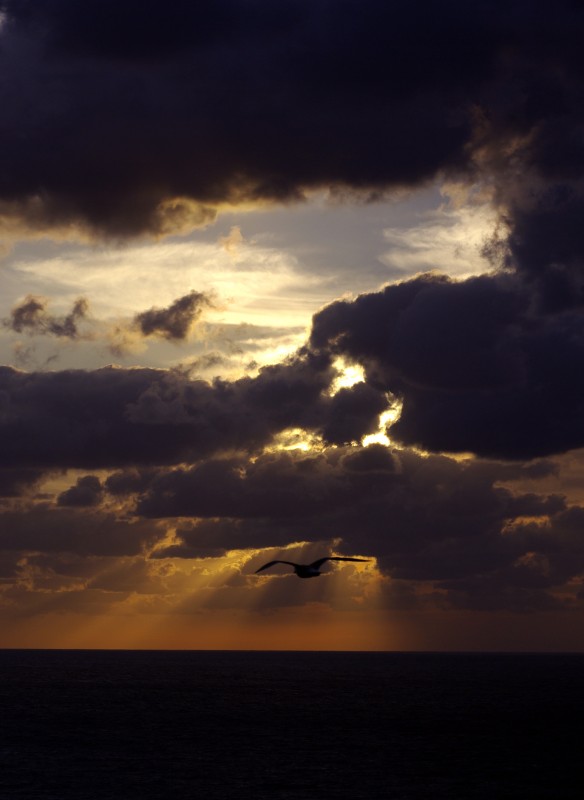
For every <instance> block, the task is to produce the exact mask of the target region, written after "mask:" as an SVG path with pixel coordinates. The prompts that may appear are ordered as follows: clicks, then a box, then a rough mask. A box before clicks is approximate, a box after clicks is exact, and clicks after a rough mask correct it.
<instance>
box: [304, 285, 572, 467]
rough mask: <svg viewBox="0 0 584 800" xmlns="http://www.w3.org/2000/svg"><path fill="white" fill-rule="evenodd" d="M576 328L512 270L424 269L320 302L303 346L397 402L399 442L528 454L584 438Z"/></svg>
mask: <svg viewBox="0 0 584 800" xmlns="http://www.w3.org/2000/svg"><path fill="white" fill-rule="evenodd" d="M583 326H584V319H583V317H582V315H581V313H580V312H579V311H577V310H575V309H568V310H563V311H562V312H561V313H556V314H551V313H546V312H544V311H541V310H538V308H537V307H535V306H534V295H533V289H532V286H531V285H530V284H529V283H528V282H525V281H523V280H521V279H518V278H517V277H515V276H514V275H512V274H495V275H482V276H479V277H473V278H469V279H467V280H465V281H453V280H450V279H448V278H446V277H444V276H439V275H422V276H419V277H417V278H415V279H413V280H410V281H404V282H403V283H400V284H396V285H392V286H388V287H386V288H385V289H384V290H382V291H380V292H375V293H371V294H365V295H361V296H360V297H358V298H357V299H356V300H354V301H350V300H342V301H337V302H335V303H332V304H331V305H329V306H327V307H325V308H324V309H323V310H322V311H320V312H319V313H318V314H316V315H315V317H314V320H313V329H312V333H311V339H310V342H311V346H312V347H313V348H314V349H315V351H316V352H318V353H321V354H323V355H324V354H329V355H333V356H342V357H344V358H346V359H348V360H349V361H351V360H352V361H354V362H356V363H358V364H361V365H362V366H363V367H364V368H365V371H366V376H367V381H368V383H369V385H370V386H371V387H374V388H376V389H377V390H378V391H380V392H389V393H390V394H391V395H393V396H394V397H396V398H400V399H401V400H402V401H403V408H402V412H401V416H400V417H399V419H398V420H397V421H396V422H394V423H393V424H392V425H391V426H390V428H389V435H390V437H392V438H393V439H394V441H398V442H401V443H402V444H405V445H416V446H418V447H421V448H424V449H426V450H431V451H433V452H439V451H447V452H472V453H476V454H477V455H481V456H487V457H495V458H508V459H525V458H534V457H538V456H545V455H550V454H553V453H561V452H565V451H567V450H570V449H574V448H578V447H581V446H582V445H584V427H583V425H582V415H581V413H580V397H581V386H580V365H581V364H582V363H583V361H584V327H583Z"/></svg>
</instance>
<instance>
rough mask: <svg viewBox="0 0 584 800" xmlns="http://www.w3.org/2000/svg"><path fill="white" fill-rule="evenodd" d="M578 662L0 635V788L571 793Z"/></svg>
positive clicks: (122, 799) (25, 799)
mask: <svg viewBox="0 0 584 800" xmlns="http://www.w3.org/2000/svg"><path fill="white" fill-rule="evenodd" d="M583 677H584V656H583V655H508V654H506V655H492V654H488V655H484V654H480V655H478V654H413V653H294V652H292V653H266V652H261V653H259V652H250V653H245V652H244V653H242V652H160V651H156V652H153V651H149V652H124V651H32V650H27V651H17V650H5V651H0V797H2V798H6V800H69V798H76V799H77V800H97V799H98V798H99V800H109V798H114V800H134V798H136V800H137V799H138V798H140V800H154V799H155V800H163V799H164V800H166V799H167V798H168V800H174V799H175V798H201V800H207V799H209V800H215V799H217V800H219V798H221V800H230V798H234V799H235V798H237V799H238V800H239V799H240V798H242V799H243V800H245V799H246V798H250V799H253V800H264V798H266V800H267V799H268V798H270V799H271V798H273V799H274V800H284V799H290V800H320V799H321V798H322V800H329V799H332V800H334V799H335V798H347V800H359V799H360V798H368V800H385V798H387V800H417V798H428V797H431V798H448V800H474V798H485V799H486V798H488V799H489V800H506V798H521V799H523V798H525V800H538V799H539V798H550V800H551V798H553V800H572V798H574V800H575V798H578V800H580V798H581V797H582V796H584V794H583V791H584V789H583V787H584V766H583V762H584V759H583V756H582V746H583V745H582V742H583V741H584V691H583V683H584V681H583Z"/></svg>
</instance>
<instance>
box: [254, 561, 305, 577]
mask: <svg viewBox="0 0 584 800" xmlns="http://www.w3.org/2000/svg"><path fill="white" fill-rule="evenodd" d="M274 564H290V566H291V567H295V566H296V564H293V563H292V561H268V563H267V564H264V566H263V567H260V568H259V569H256V571H255V574H256V575H257V574H258V572H261V571H262V570H263V569H267V568H268V567H273V566H274Z"/></svg>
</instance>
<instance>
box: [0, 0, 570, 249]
mask: <svg viewBox="0 0 584 800" xmlns="http://www.w3.org/2000/svg"><path fill="white" fill-rule="evenodd" d="M3 7H4V8H5V10H6V12H7V14H8V21H7V23H5V25H4V29H3V31H2V39H1V42H2V47H1V51H0V59H1V66H2V74H3V75H4V79H3V84H2V88H1V92H2V108H3V120H4V125H3V130H2V158H3V168H2V170H1V172H0V174H1V175H2V179H1V180H0V198H1V199H2V201H3V204H4V212H5V213H15V214H18V213H20V214H22V215H23V216H25V217H27V218H28V221H29V222H30V223H31V224H33V225H35V224H36V225H39V226H51V225H56V226H58V225H59V224H63V223H70V222H78V223H85V224H87V225H89V226H90V228H92V229H94V230H96V231H101V232H106V233H109V234H113V235H127V234H136V233H140V232H142V231H145V230H151V231H154V232H165V231H166V232H168V231H170V230H172V228H173V226H174V227H175V228H178V229H180V228H181V226H183V225H184V224H189V223H190V224H195V223H197V222H198V223H201V222H205V221H208V220H209V219H211V218H212V215H213V212H212V210H211V209H210V208H209V206H213V205H216V204H218V203H222V202H224V201H233V202H238V201H241V200H254V199H268V200H269V199H272V200H293V199H297V198H300V197H302V195H303V192H304V191H305V190H306V189H308V188H311V187H317V186H336V187H348V188H350V189H354V190H358V191H360V190H363V191H365V192H369V193H371V192H373V193H376V192H380V191H383V190H385V189H386V188H387V187H391V186H399V185H418V184H421V183H423V182H425V181H428V180H430V179H432V178H433V177H435V176H436V174H438V173H441V172H449V173H451V174H454V175H462V174H466V175H468V176H473V175H475V174H477V172H480V171H481V169H482V168H483V166H484V167H485V168H488V170H489V171H491V172H492V171H494V170H499V171H500V172H502V173H503V172H505V171H507V170H506V168H505V169H504V166H506V165H502V164H501V163H500V162H501V160H502V156H501V155H500V154H501V153H509V152H510V150H511V147H510V145H511V144H513V143H514V142H515V141H516V140H518V138H521V137H523V140H524V141H525V142H527V141H528V139H530V141H531V140H532V141H531V143H530V145H529V148H528V149H527V150H526V152H524V153H522V154H521V159H522V163H523V164H524V165H527V166H528V167H530V168H531V163H532V162H534V161H537V164H538V165H539V166H538V169H539V171H540V172H541V173H542V174H544V175H545V176H550V175H552V174H553V175H559V176H562V175H564V174H566V172H567V171H568V170H567V163H568V162H574V163H576V164H580V165H581V164H582V163H584V158H583V157H582V145H581V140H580V138H579V137H578V135H577V133H575V129H574V123H579V122H581V121H582V114H583V112H582V109H581V103H580V95H579V88H578V83H577V81H578V79H579V77H580V76H581V73H582V69H581V63H582V62H581V48H580V42H581V38H582V30H583V24H584V23H583V15H582V11H581V9H579V8H578V7H577V6H576V4H574V3H570V2H567V0H566V1H565V2H558V3H555V4H554V6H553V10H549V9H546V13H545V14H544V13H543V12H541V11H539V10H538V9H534V8H532V4H529V3H526V2H521V0H515V2H502V0H501V1H499V0H491V2H485V3H473V4H472V5H469V4H468V3H461V2H454V1H453V0H446V2H442V3H440V4H436V3H430V2H427V3H426V2H424V3H411V4H403V3H402V4H395V3H387V2H383V1H382V0H378V1H375V0H368V2H357V0H337V1H336V2H329V0H316V1H315V0H313V1H312V2H308V0H284V1H283V2H279V3H278V4H277V5H274V4H273V3H272V2H268V0H251V2H250V1H249V0H248V1H247V2H246V1H245V0H217V2H214V3H201V2H189V3H187V2H181V1H180V0H173V1H172V2H169V3H166V4H165V5H164V6H163V7H161V6H160V5H159V4H155V3H153V2H147V3H144V2H125V3H123V4H122V3H117V2H116V3H115V2H113V0H112V1H111V2H110V1H109V0H108V1H107V2H104V0H90V1H89V2H85V3H83V4H82V9H81V7H80V4H79V3H77V2H75V0H52V2H46V0H42V2H41V0H29V1H28V2H27V1H26V0H5V2H4V5H3ZM530 137H531V138H530ZM47 142H49V143H50V146H47ZM525 146H526V147H527V145H525ZM558 148H559V149H560V150H562V151H563V154H562V155H558V152H557V151H558ZM477 153H478V154H479V155H480V156H481V158H480V159H479V158H478V157H477ZM497 154H499V155H497ZM569 174H570V175H572V173H569ZM173 198H175V200H174V201H173V202H171V203H170V204H169V203H168V201H172V199H173ZM189 201H192V202H189ZM193 203H194V205H193Z"/></svg>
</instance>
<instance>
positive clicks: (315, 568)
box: [255, 556, 370, 578]
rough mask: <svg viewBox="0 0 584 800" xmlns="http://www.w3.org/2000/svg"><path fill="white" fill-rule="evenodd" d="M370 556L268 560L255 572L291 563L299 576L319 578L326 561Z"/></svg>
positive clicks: (366, 559)
mask: <svg viewBox="0 0 584 800" xmlns="http://www.w3.org/2000/svg"><path fill="white" fill-rule="evenodd" d="M369 560H370V559H368V558H344V557H343V556H326V557H325V558H319V559H317V560H316V561H313V562H312V564H295V563H294V562H293V561H268V563H267V564H264V566H263V567H260V568H259V569H256V571H255V574H256V575H257V573H258V572H261V571H262V570H263V569H268V567H273V566H274V564H290V566H291V567H294V572H295V573H296V575H298V577H299V578H318V576H319V575H320V574H321V572H320V568H321V567H322V565H323V564H324V562H325V561H369Z"/></svg>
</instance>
